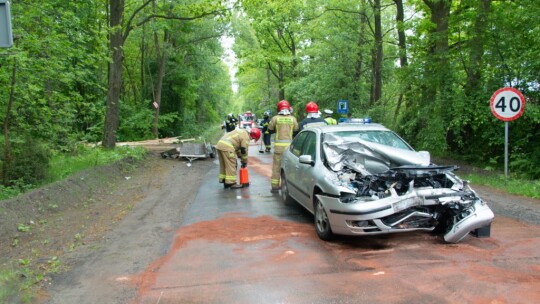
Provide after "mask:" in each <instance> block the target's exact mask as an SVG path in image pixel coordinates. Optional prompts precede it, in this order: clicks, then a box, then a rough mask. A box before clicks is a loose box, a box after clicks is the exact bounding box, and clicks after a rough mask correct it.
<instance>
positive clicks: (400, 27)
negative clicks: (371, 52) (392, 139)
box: [393, 0, 409, 126]
mask: <svg viewBox="0 0 540 304" xmlns="http://www.w3.org/2000/svg"><path fill="white" fill-rule="evenodd" d="M394 3H395V4H396V12H397V13H396V23H397V31H398V48H399V65H400V67H401V69H403V68H405V67H406V66H408V65H409V62H408V60H407V44H406V42H407V41H406V36H405V29H404V22H405V14H404V10H403V0H394ZM407 88H409V86H407ZM405 91H408V89H406V90H405ZM404 95H405V94H404V93H403V91H401V92H400V93H399V98H398V101H397V104H396V110H395V112H394V120H393V121H394V126H395V124H396V121H397V117H398V115H399V111H400V110H401V104H402V102H403V99H404Z"/></svg>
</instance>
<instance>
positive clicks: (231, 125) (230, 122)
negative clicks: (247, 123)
mask: <svg viewBox="0 0 540 304" xmlns="http://www.w3.org/2000/svg"><path fill="white" fill-rule="evenodd" d="M237 124H238V120H237V119H236V118H235V117H234V115H233V114H232V113H229V114H228V115H227V120H225V126H224V127H221V128H222V129H223V128H225V131H227V133H229V132H231V131H232V130H234V129H236V125H237Z"/></svg>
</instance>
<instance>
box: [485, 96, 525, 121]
mask: <svg viewBox="0 0 540 304" xmlns="http://www.w3.org/2000/svg"><path fill="white" fill-rule="evenodd" d="M524 110H525V98H524V97H523V94H521V92H520V91H518V90H516V89H514V88H502V89H499V90H497V91H496V92H495V93H493V95H492V96H491V112H492V113H493V115H495V117H497V118H498V119H500V120H502V121H512V120H515V119H517V118H519V117H520V116H521V115H522V114H523V111H524Z"/></svg>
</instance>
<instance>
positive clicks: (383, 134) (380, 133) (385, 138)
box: [332, 130, 413, 151]
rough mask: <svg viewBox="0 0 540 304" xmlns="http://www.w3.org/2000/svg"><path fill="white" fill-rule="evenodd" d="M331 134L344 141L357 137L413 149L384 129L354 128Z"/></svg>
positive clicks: (404, 148) (353, 139) (356, 138)
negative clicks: (353, 129)
mask: <svg viewBox="0 0 540 304" xmlns="http://www.w3.org/2000/svg"><path fill="white" fill-rule="evenodd" d="M332 135H334V136H336V137H340V138H342V139H343V140H345V141H356V140H358V139H361V140H365V141H369V142H372V143H377V144H381V145H385V146H389V147H393V148H398V149H403V150H409V151H412V150H413V149H412V148H411V147H410V146H409V145H408V144H407V143H406V142H405V141H403V139H401V138H400V137H399V136H397V135H396V134H395V133H394V132H392V131H384V130H355V131H341V132H332Z"/></svg>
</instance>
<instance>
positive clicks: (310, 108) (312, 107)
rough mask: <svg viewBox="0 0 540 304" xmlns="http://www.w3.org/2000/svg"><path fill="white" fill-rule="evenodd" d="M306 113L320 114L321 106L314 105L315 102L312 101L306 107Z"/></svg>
mask: <svg viewBox="0 0 540 304" xmlns="http://www.w3.org/2000/svg"><path fill="white" fill-rule="evenodd" d="M306 112H308V113H318V112H319V106H318V105H317V104H316V103H314V102H313V101H310V102H308V104H307V105H306Z"/></svg>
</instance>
